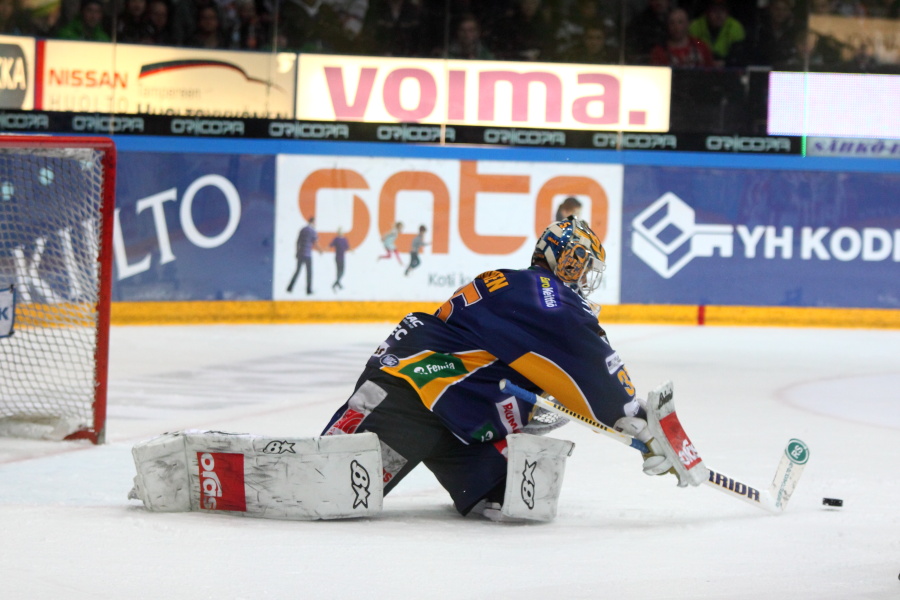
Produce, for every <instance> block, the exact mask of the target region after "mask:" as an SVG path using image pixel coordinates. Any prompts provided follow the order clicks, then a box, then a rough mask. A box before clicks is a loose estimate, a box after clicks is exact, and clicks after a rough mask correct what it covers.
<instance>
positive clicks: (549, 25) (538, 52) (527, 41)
mask: <svg viewBox="0 0 900 600" xmlns="http://www.w3.org/2000/svg"><path fill="white" fill-rule="evenodd" d="M556 29H557V24H556V18H555V15H554V9H553V5H552V4H550V3H549V2H546V1H545V0H518V1H517V2H516V3H515V4H514V5H513V7H512V9H511V10H510V11H509V13H507V15H506V16H505V17H504V18H503V20H502V21H501V22H500V23H499V24H498V27H497V32H496V35H495V37H494V39H493V40H492V46H491V47H492V48H493V50H494V52H495V54H497V56H498V57H500V58H503V59H507V60H524V61H537V60H545V61H546V60H548V58H549V56H550V55H551V54H552V53H553V51H554V47H553V32H555V31H556Z"/></svg>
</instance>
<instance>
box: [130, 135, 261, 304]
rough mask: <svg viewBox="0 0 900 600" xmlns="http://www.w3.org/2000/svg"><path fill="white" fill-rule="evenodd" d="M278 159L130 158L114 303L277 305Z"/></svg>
mask: <svg viewBox="0 0 900 600" xmlns="http://www.w3.org/2000/svg"><path fill="white" fill-rule="evenodd" d="M274 181H275V158H274V157H273V156H258V155H233V154H232V155H218V154H181V153H153V152H122V153H120V154H119V166H118V173H117V176H116V195H117V197H116V217H115V230H114V232H113V245H114V255H115V259H114V265H113V300H116V301H132V300H134V301H166V300H268V299H270V297H271V296H270V294H271V285H272V284H271V272H272V237H273V230H272V227H273V225H272V223H273V219H274V204H273V197H274V189H273V182H274Z"/></svg>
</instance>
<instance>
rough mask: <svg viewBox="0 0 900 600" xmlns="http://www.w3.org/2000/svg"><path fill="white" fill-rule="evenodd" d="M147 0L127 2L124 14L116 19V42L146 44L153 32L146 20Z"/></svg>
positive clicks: (129, 0) (123, 8)
mask: <svg viewBox="0 0 900 600" xmlns="http://www.w3.org/2000/svg"><path fill="white" fill-rule="evenodd" d="M146 11H147V0H125V5H124V6H123V7H122V12H120V13H119V16H118V18H117V19H116V42H122V43H124V44H145V43H149V41H150V40H151V39H152V36H153V32H152V31H151V30H150V24H149V23H148V21H147V18H146Z"/></svg>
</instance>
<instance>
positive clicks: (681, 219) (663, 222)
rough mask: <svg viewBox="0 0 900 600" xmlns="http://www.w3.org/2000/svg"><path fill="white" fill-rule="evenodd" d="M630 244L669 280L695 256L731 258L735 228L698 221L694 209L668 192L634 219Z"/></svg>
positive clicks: (645, 260) (652, 267)
mask: <svg viewBox="0 0 900 600" xmlns="http://www.w3.org/2000/svg"><path fill="white" fill-rule="evenodd" d="M631 225H632V227H633V228H634V232H633V233H632V236H631V247H632V250H634V253H635V254H637V256H638V257H639V258H640V259H641V260H643V261H644V262H645V263H647V264H648V265H649V266H650V268H651V269H653V270H654V271H656V272H657V273H659V274H660V275H661V276H662V277H664V278H665V279H669V278H670V277H672V276H673V275H675V273H677V272H678V271H680V270H681V269H683V268H684V267H685V265H687V264H688V263H689V262H691V261H692V260H694V258H697V257H703V256H713V255H714V254H715V253H716V251H718V252H719V254H720V256H723V257H726V258H728V257H731V255H732V254H733V253H734V237H733V235H732V234H733V232H734V227H733V226H731V225H713V224H708V225H704V224H700V223H697V220H696V216H695V214H694V209H693V208H691V207H690V206H688V205H687V203H685V202H684V200H682V199H681V198H679V197H678V196H676V195H675V194H673V193H672V192H668V193H666V194H665V195H663V196H662V197H660V198H659V199H658V200H657V201H656V202H654V203H653V204H651V205H650V206H648V207H647V208H646V209H645V210H643V211H641V213H640V214H639V215H638V216H637V217H635V218H634V220H633V221H632V222H631Z"/></svg>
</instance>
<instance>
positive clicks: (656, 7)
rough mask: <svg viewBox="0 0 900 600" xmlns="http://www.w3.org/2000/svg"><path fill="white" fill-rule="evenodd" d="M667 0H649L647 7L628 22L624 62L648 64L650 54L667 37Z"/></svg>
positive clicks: (664, 41)
mask: <svg viewBox="0 0 900 600" xmlns="http://www.w3.org/2000/svg"><path fill="white" fill-rule="evenodd" d="M670 8H671V6H670V4H669V0H649V2H648V4H647V8H645V9H644V10H643V11H641V12H640V13H638V14H637V15H636V16H635V17H634V18H632V19H631V20H630V21H629V22H628V26H627V28H626V31H625V62H626V63H627V64H633V65H647V64H650V55H651V53H652V52H653V49H654V48H656V47H657V46H662V45H664V44H665V43H666V39H667V37H668V25H667V23H668V19H669V9H670Z"/></svg>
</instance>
